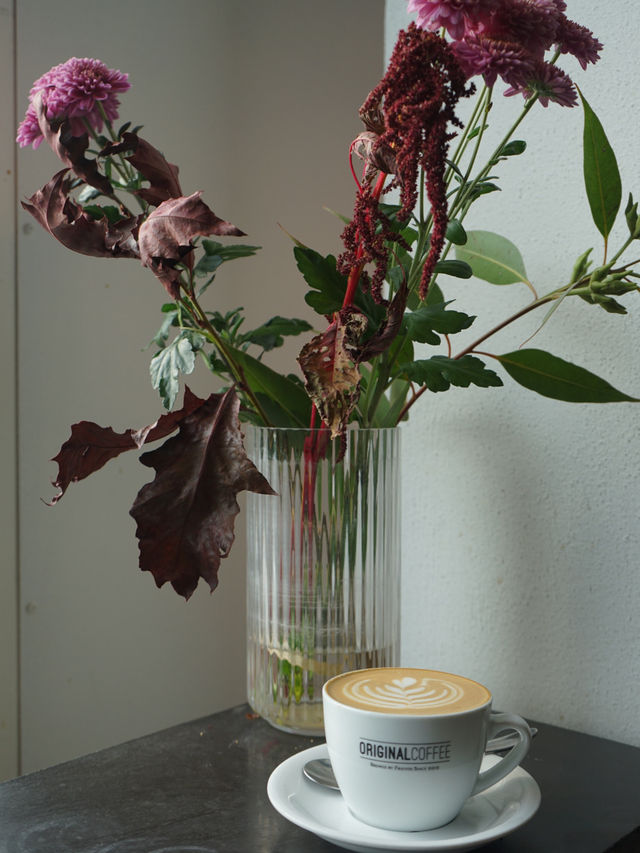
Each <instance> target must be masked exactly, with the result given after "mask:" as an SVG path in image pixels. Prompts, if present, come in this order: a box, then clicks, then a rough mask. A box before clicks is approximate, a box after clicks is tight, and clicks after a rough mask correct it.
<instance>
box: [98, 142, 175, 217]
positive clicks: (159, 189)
mask: <svg viewBox="0 0 640 853" xmlns="http://www.w3.org/2000/svg"><path fill="white" fill-rule="evenodd" d="M122 140H123V141H122V142H118V143H115V142H114V143H111V145H108V146H107V147H106V148H105V149H104V150H103V151H101V152H100V153H101V154H118V153H120V152H122V151H132V152H133V153H132V154H129V155H128V156H127V157H125V159H126V160H128V161H129V162H130V163H131V165H132V166H133V167H134V168H135V169H137V170H138V172H140V174H141V175H143V177H145V178H146V179H147V180H148V181H149V183H150V185H151V186H149V187H143V188H142V189H140V190H136V195H139V196H140V197H141V198H143V199H144V200H145V201H146V202H147V203H148V204H153V205H158V204H160V203H161V202H163V201H166V200H167V199H169V198H179V197H180V196H181V195H182V190H181V189H180V181H179V180H178V167H177V166H174V165H173V163H169V162H167V160H165V158H164V156H163V155H162V154H161V153H160V151H158V149H157V148H154V147H153V145H151V143H150V142H147V141H146V140H145V139H141V138H140V137H139V136H138V134H137V133H123V134H122Z"/></svg>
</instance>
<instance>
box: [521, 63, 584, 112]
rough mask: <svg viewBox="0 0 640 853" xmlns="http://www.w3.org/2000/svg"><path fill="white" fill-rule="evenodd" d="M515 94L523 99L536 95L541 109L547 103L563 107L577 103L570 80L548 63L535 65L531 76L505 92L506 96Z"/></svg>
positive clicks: (561, 71)
mask: <svg viewBox="0 0 640 853" xmlns="http://www.w3.org/2000/svg"><path fill="white" fill-rule="evenodd" d="M517 94H520V95H523V97H525V98H530V97H532V96H533V95H538V100H539V101H540V103H541V104H542V106H543V107H546V106H548V105H549V101H553V102H554V103H556V104H560V105H561V106H563V107H575V105H576V104H577V103H578V96H577V94H576V90H575V87H574V85H573V83H572V82H571V78H570V77H569V76H568V75H567V74H565V73H564V71H563V70H562V69H561V68H558V67H556V66H555V65H551V63H550V62H539V63H537V64H536V66H535V68H534V71H533V74H532V75H531V76H529V77H528V78H526V79H524V80H522V81H521V82H520V83H516V84H514V85H513V86H511V87H510V88H509V89H507V90H506V91H505V95H507V96H510V95H517Z"/></svg>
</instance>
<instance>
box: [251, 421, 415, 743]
mask: <svg viewBox="0 0 640 853" xmlns="http://www.w3.org/2000/svg"><path fill="white" fill-rule="evenodd" d="M246 438H247V441H246V444H247V452H248V454H249V457H250V458H251V459H252V461H253V462H254V463H255V465H256V466H257V468H258V470H259V471H261V473H262V474H264V476H265V477H266V478H267V480H268V481H269V483H270V484H271V486H272V488H273V489H274V490H275V491H276V492H277V496H267V495H256V494H253V493H250V492H249V493H248V494H247V631H248V636H247V656H248V662H247V663H248V667H247V681H248V698H249V703H250V705H251V706H252V708H253V709H254V711H256V712H257V713H258V714H260V715H261V716H262V717H264V718H265V719H266V720H268V721H269V722H270V723H271V724H272V725H274V726H276V727H277V728H280V729H284V730H285V731H291V732H297V733H300V734H320V735H321V734H322V733H323V721H322V686H323V684H324V682H325V681H326V680H327V679H329V678H331V677H332V676H333V675H336V674H338V673H340V672H345V671H347V670H352V669H360V668H363V667H370V666H394V665H397V662H398V657H399V638H400V619H399V604H400V549H399V535H398V531H399V482H398V480H399V476H398V471H399V458H398V449H399V440H400V433H399V431H398V430H397V429H353V430H349V431H348V432H347V435H346V445H345V446H343V445H342V442H341V441H340V440H335V441H331V440H329V439H328V433H327V432H326V431H323V430H304V429H277V428H265V427H251V426H250V427H248V428H247V436H246Z"/></svg>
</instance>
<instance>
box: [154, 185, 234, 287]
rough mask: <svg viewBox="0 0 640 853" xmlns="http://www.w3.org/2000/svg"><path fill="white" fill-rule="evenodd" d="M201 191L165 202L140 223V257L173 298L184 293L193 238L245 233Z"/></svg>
mask: <svg viewBox="0 0 640 853" xmlns="http://www.w3.org/2000/svg"><path fill="white" fill-rule="evenodd" d="M201 195H202V193H201V192H200V191H198V192H195V193H192V194H191V195H190V196H182V197H180V198H171V199H168V200H167V201H163V202H162V203H161V204H160V205H159V206H158V207H157V208H156V209H155V210H154V211H152V212H151V213H150V214H149V216H148V218H147V219H146V221H145V222H143V224H142V225H141V226H140V231H139V233H138V243H139V245H140V259H141V261H142V263H143V264H144V266H146V267H149V269H151V270H152V272H153V273H154V274H155V275H156V276H157V277H158V278H159V279H160V281H161V282H162V284H163V285H164V287H165V288H166V290H167V292H168V293H169V294H170V295H171V297H172V298H173V299H176V298H177V297H178V295H179V293H180V286H179V280H180V270H179V269H178V268H177V265H178V264H179V263H180V262H181V261H182V262H186V263H189V262H190V258H189V256H190V253H191V252H192V250H193V247H192V245H191V240H192V238H193V237H198V236H203V237H206V236H209V235H211V234H216V235H220V236H234V237H242V236H244V231H241V230H240V229H239V228H236V226H235V225H232V224H231V223H230V222H225V220H224V219H220V217H219V216H216V215H215V213H214V212H213V211H212V210H211V209H210V208H209V207H208V206H207V205H206V204H205V203H204V202H203V201H202V200H201V198H200V196H201Z"/></svg>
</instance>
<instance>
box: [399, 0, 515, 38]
mask: <svg viewBox="0 0 640 853" xmlns="http://www.w3.org/2000/svg"><path fill="white" fill-rule="evenodd" d="M499 2H500V0H409V5H408V7H407V8H408V10H409V12H415V13H416V21H417V23H418V26H419V27H422V29H424V30H432V31H435V30H438V29H440V27H444V28H445V29H446V30H447V32H448V33H449V35H450V36H451V37H452V38H454V39H461V38H462V37H463V36H464V34H465V31H466V30H467V29H468V28H471V29H474V28H476V29H477V28H480V29H481V28H483V26H484V25H485V23H486V19H487V18H488V16H490V15H491V13H492V12H493V10H494V9H495V8H496V7H497V6H498V4H499Z"/></svg>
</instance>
